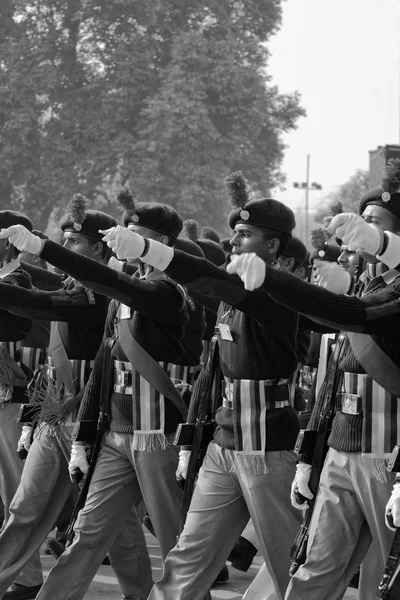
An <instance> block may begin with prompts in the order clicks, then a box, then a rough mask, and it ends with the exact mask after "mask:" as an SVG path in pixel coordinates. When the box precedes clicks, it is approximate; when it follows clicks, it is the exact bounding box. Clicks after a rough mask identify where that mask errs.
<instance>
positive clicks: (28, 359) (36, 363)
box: [19, 346, 47, 373]
mask: <svg viewBox="0 0 400 600" xmlns="http://www.w3.org/2000/svg"><path fill="white" fill-rule="evenodd" d="M19 355H20V357H21V363H23V364H24V365H26V366H27V367H28V368H29V369H30V370H31V371H32V373H35V372H36V371H37V370H38V369H39V367H40V366H43V365H44V364H45V362H46V358H47V348H32V347H30V346H23V347H22V348H21V350H20V352H19Z"/></svg>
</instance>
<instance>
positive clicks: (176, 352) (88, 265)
mask: <svg viewBox="0 0 400 600" xmlns="http://www.w3.org/2000/svg"><path fill="white" fill-rule="evenodd" d="M41 257H42V258H43V259H44V260H46V261H47V262H50V263H51V264H53V265H54V266H56V267H57V268H59V269H60V270H62V271H64V272H65V273H69V274H70V275H71V276H72V277H74V278H75V279H77V280H78V281H80V282H82V283H83V284H84V285H85V286H86V287H88V288H90V289H92V290H94V291H95V292H98V293H100V294H104V295H107V296H109V297H111V298H114V299H115V300H117V301H119V302H121V303H123V304H125V305H126V306H128V307H130V308H131V309H132V314H131V317H130V319H129V329H130V332H131V334H132V335H133V337H134V338H135V339H136V340H137V341H138V342H139V344H140V345H141V346H142V347H143V348H144V349H145V350H146V351H147V352H148V353H149V354H150V355H151V356H152V357H153V358H154V359H155V360H156V361H160V362H161V361H162V362H169V363H175V364H180V363H179V360H180V358H181V357H183V355H184V354H185V349H184V348H183V345H182V340H183V337H184V330H185V325H186V324H187V322H188V314H187V309H186V303H185V302H184V301H183V297H182V294H181V292H180V291H178V289H177V286H176V284H175V283H174V282H173V281H171V280H170V279H169V278H167V277H166V276H163V275H160V277H157V278H155V279H152V280H146V279H140V278H136V277H130V276H128V275H126V274H124V273H119V272H117V271H114V270H113V269H110V268H108V267H106V266H104V265H101V264H100V263H98V262H96V261H93V260H91V259H89V258H86V257H83V256H79V255H77V254H75V253H72V252H68V251H67V250H65V249H64V248H62V246H60V245H58V244H55V243H54V242H51V241H49V240H46V241H45V243H44V247H43V250H42V252H41ZM116 311H117V304H116V303H115V302H113V303H111V304H110V308H109V312H108V316H107V321H106V328H105V337H110V336H113V335H114V324H115V323H114V320H115V318H116ZM197 330H198V331H199V332H201V333H200V341H199V346H198V350H199V351H201V348H200V347H201V335H202V331H203V325H201V326H199V327H198V328H197ZM196 335H197V333H196ZM103 352H104V345H102V346H101V348H100V350H99V352H98V354H97V356H96V361H95V366H94V370H93V374H92V377H91V378H90V381H89V383H88V385H87V387H86V390H85V395H84V399H83V401H82V404H81V407H80V411H79V415H78V421H89V422H91V423H92V424H93V427H92V428H90V431H91V433H92V432H93V428H94V426H95V424H96V423H97V417H98V414H99V409H100V387H101V375H102V360H103V358H102V357H103ZM112 354H113V358H114V359H115V360H120V361H125V362H126V361H127V357H126V356H125V354H124V352H123V350H122V348H121V346H120V344H119V341H118V340H117V342H116V343H115V345H114V348H113V352H112ZM191 360H192V359H191ZM189 364H190V363H189ZM110 406H111V429H112V430H113V431H119V432H125V433H132V432H133V427H132V397H131V396H130V395H125V394H118V393H116V392H114V393H113V394H112V397H111V400H110ZM165 412H166V424H165V433H171V432H174V431H175V430H176V427H177V424H178V423H179V422H180V421H181V420H182V417H181V415H180V413H179V411H178V409H177V408H176V407H175V405H174V404H173V403H172V402H171V401H169V400H166V411H165ZM88 430H89V429H87V430H86V431H88ZM77 437H78V439H81V438H80V437H79V433H78V436H77Z"/></svg>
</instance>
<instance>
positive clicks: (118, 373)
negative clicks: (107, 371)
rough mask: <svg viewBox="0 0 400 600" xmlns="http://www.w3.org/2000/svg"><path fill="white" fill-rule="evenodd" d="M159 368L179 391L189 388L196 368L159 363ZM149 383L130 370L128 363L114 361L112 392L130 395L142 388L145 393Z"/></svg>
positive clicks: (130, 366)
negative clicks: (134, 390)
mask: <svg viewBox="0 0 400 600" xmlns="http://www.w3.org/2000/svg"><path fill="white" fill-rule="evenodd" d="M159 364H160V366H161V367H162V368H163V369H164V371H166V373H168V375H169V376H170V378H171V381H172V383H173V384H174V385H175V387H176V388H178V389H179V390H181V391H184V389H185V388H187V387H190V386H191V381H192V380H193V375H194V374H195V372H196V367H188V366H184V365H175V364H173V363H166V362H160V363H159ZM141 380H143V381H144V382H146V383H147V385H149V383H148V382H147V381H146V379H144V378H143V377H142V376H141V375H140V373H138V372H137V371H135V370H134V369H133V368H132V365H131V363H130V362H125V361H122V360H114V392H117V393H118V394H128V395H130V394H132V393H133V388H135V389H136V390H138V389H139V388H140V387H141V386H142V392H144V393H146V391H145V390H146V385H145V383H144V382H143V381H141Z"/></svg>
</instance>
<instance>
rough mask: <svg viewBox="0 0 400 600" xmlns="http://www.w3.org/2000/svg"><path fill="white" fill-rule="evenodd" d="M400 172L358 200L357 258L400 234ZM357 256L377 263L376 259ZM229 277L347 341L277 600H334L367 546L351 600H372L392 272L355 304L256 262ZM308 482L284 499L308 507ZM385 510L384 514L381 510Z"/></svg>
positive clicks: (387, 436)
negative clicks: (300, 551)
mask: <svg viewBox="0 0 400 600" xmlns="http://www.w3.org/2000/svg"><path fill="white" fill-rule="evenodd" d="M399 167H400V163H395V164H391V165H389V167H388V169H387V173H386V176H385V178H384V180H383V181H382V186H381V187H380V188H375V189H373V190H370V191H369V192H367V194H365V195H364V196H363V198H362V199H361V201H360V208H359V212H360V214H361V215H362V216H363V218H364V219H365V221H367V222H369V223H371V224H372V225H373V227H374V228H375V229H376V232H375V235H371V236H370V237H371V238H372V240H373V242H372V243H369V241H368V240H366V239H364V240H362V241H360V240H359V241H358V244H357V247H359V248H361V249H363V248H371V247H372V246H373V245H374V241H375V242H376V239H377V238H379V239H380V240H381V241H383V240H384V239H386V240H387V241H388V242H390V241H391V239H393V234H397V233H398V232H399V231H400V192H399V185H398V174H399ZM345 220H346V219H345ZM342 223H343V218H342V215H338V216H337V217H335V218H334V219H333V220H332V222H331V224H330V226H329V228H330V230H331V231H332V230H333V229H334V228H335V231H334V233H335V234H336V236H337V237H339V238H341V239H342V240H343V241H344V242H345V243H346V244H348V245H350V240H351V239H352V232H351V229H350V230H349V229H348V228H346V227H343V226H342ZM355 223H356V227H355V229H356V230H357V235H355V236H354V239H356V238H357V237H358V238H359V237H360V236H359V232H360V225H359V223H360V220H359V219H355ZM346 229H347V235H346ZM378 230H379V231H378ZM383 231H387V232H390V234H383ZM351 243H352V242H351ZM386 251H387V249H386V250H385V248H384V247H383V246H382V247H381V246H380V245H377V246H376V247H375V246H374V247H373V249H372V253H373V254H378V255H379V256H380V255H382V254H385V252H386ZM362 253H363V255H364V257H365V258H366V259H367V260H368V261H371V262H375V263H376V259H375V256H373V255H369V254H368V253H365V252H364V251H362ZM378 267H379V265H378ZM231 269H233V270H236V271H237V272H238V273H239V274H240V276H241V277H242V279H243V281H244V282H245V286H246V288H247V289H256V288H258V287H260V286H262V287H264V289H266V290H268V293H269V294H271V296H272V297H273V298H274V299H275V300H276V301H277V302H282V303H283V304H284V305H286V306H288V307H291V308H293V309H297V310H299V311H300V312H302V313H304V314H307V315H310V316H311V317H312V318H313V319H316V320H317V321H318V322H321V323H325V324H326V325H328V326H329V324H330V325H331V326H333V327H335V328H339V327H341V328H342V329H343V330H345V331H347V332H354V333H348V334H347V337H348V340H347V342H346V343H345V346H344V352H343V355H342V357H341V358H340V362H339V367H340V370H341V371H342V373H343V387H342V392H341V393H340V394H339V396H338V405H337V412H336V414H335V417H334V420H333V424H332V432H331V435H330V437H329V439H328V446H329V450H328V454H327V457H326V459H325V463H324V467H323V470H322V473H321V479H320V485H319V488H318V493H317V496H316V499H315V506H314V511H313V516H312V520H311V526H310V536H309V541H308V548H307V558H306V562H305V564H304V565H302V566H300V568H299V569H298V571H297V572H296V574H295V575H294V576H293V578H292V580H291V582H290V584H289V587H288V591H287V594H286V600H292V599H293V600H295V599H296V600H298V599H303V598H304V599H307V600H313V598H315V599H317V598H318V599H320V598H321V597H329V598H338V599H339V598H342V597H343V595H344V593H345V590H346V588H347V586H348V584H349V581H350V579H351V578H352V576H353V574H354V572H355V570H356V568H357V567H358V565H359V564H360V563H361V562H362V561H363V559H364V556H365V554H366V552H367V550H368V547H369V545H370V544H371V541H372V542H373V544H374V547H375V548H376V554H375V569H372V570H371V569H370V570H369V572H368V573H364V572H363V571H364V570H363V568H361V576H360V586H359V598H360V600H361V599H362V600H365V599H368V598H371V600H372V598H375V591H376V588H377V586H378V583H379V581H380V577H381V574H382V573H383V568H384V565H385V562H386V559H387V556H388V553H389V550H390V546H391V541H392V540H391V538H392V534H391V533H390V531H388V529H387V528H386V526H385V519H384V516H385V515H384V513H385V506H386V504H387V503H388V500H389V496H390V492H391V488H392V485H393V481H394V474H391V473H388V472H387V464H388V459H389V457H390V453H391V450H392V449H393V446H394V445H395V444H396V443H397V444H398V443H399V432H398V429H397V427H398V425H397V423H398V418H396V415H398V414H399V408H398V402H399V400H398V398H399V397H400V389H399V381H400V369H399V366H400V347H399V343H398V340H399V335H400V315H399V313H400V304H399V298H400V279H399V273H398V272H397V271H394V270H387V269H386V268H384V269H382V268H380V269H379V270H380V271H381V272H382V275H381V276H378V277H374V278H372V279H369V280H368V278H367V279H366V285H365V287H364V295H363V296H362V297H361V298H359V297H354V296H353V297H346V296H338V295H336V294H332V293H330V292H327V291H326V290H323V289H320V288H316V287H310V286H306V285H303V284H302V282H300V281H297V280H296V281H292V280H289V278H288V277H287V276H286V275H285V274H284V273H278V272H276V271H273V270H272V269H270V268H269V267H268V265H266V264H265V262H263V261H260V260H259V259H258V257H256V256H255V255H247V256H241V257H238V260H237V262H236V264H235V265H232V266H231ZM289 289H290V294H289V293H288V290H289ZM360 333H363V334H364V335H360ZM319 411H320V406H319V403H317V404H316V406H315V409H314V412H313V415H312V418H311V420H310V423H309V428H310V429H312V428H313V427H315V425H316V423H317V419H318V414H319ZM302 459H303V460H305V461H306V460H307V459H309V457H302ZM309 478H310V466H309V465H308V464H307V463H306V462H301V463H300V464H299V466H298V472H297V475H296V478H295V480H294V482H293V487H292V489H293V492H295V491H296V490H297V491H299V492H300V493H301V494H302V495H303V496H304V497H306V498H311V497H312V494H311V492H310V490H309V488H308V483H309ZM293 502H296V500H295V498H294V497H293ZM387 510H388V512H389V513H390V506H389V508H388V509H387Z"/></svg>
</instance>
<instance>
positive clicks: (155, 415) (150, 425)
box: [114, 360, 165, 436]
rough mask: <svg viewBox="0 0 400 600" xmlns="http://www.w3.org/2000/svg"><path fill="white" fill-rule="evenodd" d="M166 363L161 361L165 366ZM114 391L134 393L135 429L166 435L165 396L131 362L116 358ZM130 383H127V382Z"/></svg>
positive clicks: (140, 431)
mask: <svg viewBox="0 0 400 600" xmlns="http://www.w3.org/2000/svg"><path fill="white" fill-rule="evenodd" d="M163 364H164V363H161V366H163ZM114 369H115V371H114V391H115V392H117V393H118V394H127V395H132V402H133V405H132V419H133V430H134V432H139V433H140V434H143V435H148V434H159V435H160V436H161V435H164V427H165V398H164V396H163V395H162V394H161V393H160V392H159V391H158V390H156V389H155V388H154V387H153V386H152V385H150V383H149V382H148V381H147V380H146V379H145V378H144V377H142V375H140V373H138V372H137V371H136V370H135V369H133V367H132V365H131V363H130V362H125V361H122V360H114ZM127 383H128V384H129V385H126V384H127Z"/></svg>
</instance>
